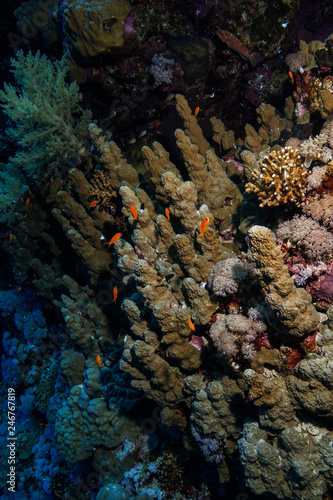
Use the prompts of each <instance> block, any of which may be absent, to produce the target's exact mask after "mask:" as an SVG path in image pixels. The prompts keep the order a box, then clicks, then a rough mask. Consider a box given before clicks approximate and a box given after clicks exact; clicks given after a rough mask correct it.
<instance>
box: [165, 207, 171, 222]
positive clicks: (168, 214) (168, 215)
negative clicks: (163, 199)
mask: <svg viewBox="0 0 333 500" xmlns="http://www.w3.org/2000/svg"><path fill="white" fill-rule="evenodd" d="M165 217H166V218H167V219H168V220H170V212H169V209H168V207H165Z"/></svg>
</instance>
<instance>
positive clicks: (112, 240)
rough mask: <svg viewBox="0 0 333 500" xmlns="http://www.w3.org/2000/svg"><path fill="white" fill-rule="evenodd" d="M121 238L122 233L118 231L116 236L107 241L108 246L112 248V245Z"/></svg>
mask: <svg viewBox="0 0 333 500" xmlns="http://www.w3.org/2000/svg"><path fill="white" fill-rule="evenodd" d="M119 238H121V233H116V234H115V235H114V236H112V238H111V240H110V241H109V242H108V243H107V246H108V248H110V246H111V245H113V244H114V243H115V242H116V241H118V240H119Z"/></svg>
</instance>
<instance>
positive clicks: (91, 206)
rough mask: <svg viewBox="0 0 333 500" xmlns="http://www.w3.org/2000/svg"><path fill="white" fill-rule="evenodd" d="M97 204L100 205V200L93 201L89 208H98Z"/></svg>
mask: <svg viewBox="0 0 333 500" xmlns="http://www.w3.org/2000/svg"><path fill="white" fill-rule="evenodd" d="M97 203H98V200H94V201H92V202H91V203H90V205H89V207H88V208H94V207H96V205H97Z"/></svg>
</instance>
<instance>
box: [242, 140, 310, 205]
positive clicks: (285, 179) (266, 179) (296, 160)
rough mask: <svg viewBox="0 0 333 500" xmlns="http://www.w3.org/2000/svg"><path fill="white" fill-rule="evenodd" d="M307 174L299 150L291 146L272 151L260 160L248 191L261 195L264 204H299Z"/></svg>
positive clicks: (261, 202) (260, 198)
mask: <svg viewBox="0 0 333 500" xmlns="http://www.w3.org/2000/svg"><path fill="white" fill-rule="evenodd" d="M307 175H308V173H307V171H306V169H305V168H304V167H303V166H302V164H301V158H300V155H299V154H298V151H295V150H293V149H292V148H290V147H287V148H283V149H280V150H279V151H271V152H270V153H269V154H268V155H267V156H265V157H264V158H263V159H262V160H260V161H259V168H256V169H255V170H254V171H253V172H252V178H251V181H252V182H248V183H247V184H246V186H245V190H246V191H247V192H248V193H256V194H257V196H258V199H259V201H260V207H264V206H266V205H267V206H269V207H271V206H277V205H281V204H286V203H296V202H297V201H300V200H301V199H302V198H303V196H304V188H305V179H306V176H307Z"/></svg>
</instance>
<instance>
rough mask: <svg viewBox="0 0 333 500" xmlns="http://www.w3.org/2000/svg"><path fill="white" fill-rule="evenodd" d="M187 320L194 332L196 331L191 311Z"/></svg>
mask: <svg viewBox="0 0 333 500" xmlns="http://www.w3.org/2000/svg"><path fill="white" fill-rule="evenodd" d="M187 322H188V326H189V327H190V328H191V330H192V332H195V326H194V324H193V323H192V320H191V316H190V313H188V320H187Z"/></svg>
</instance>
